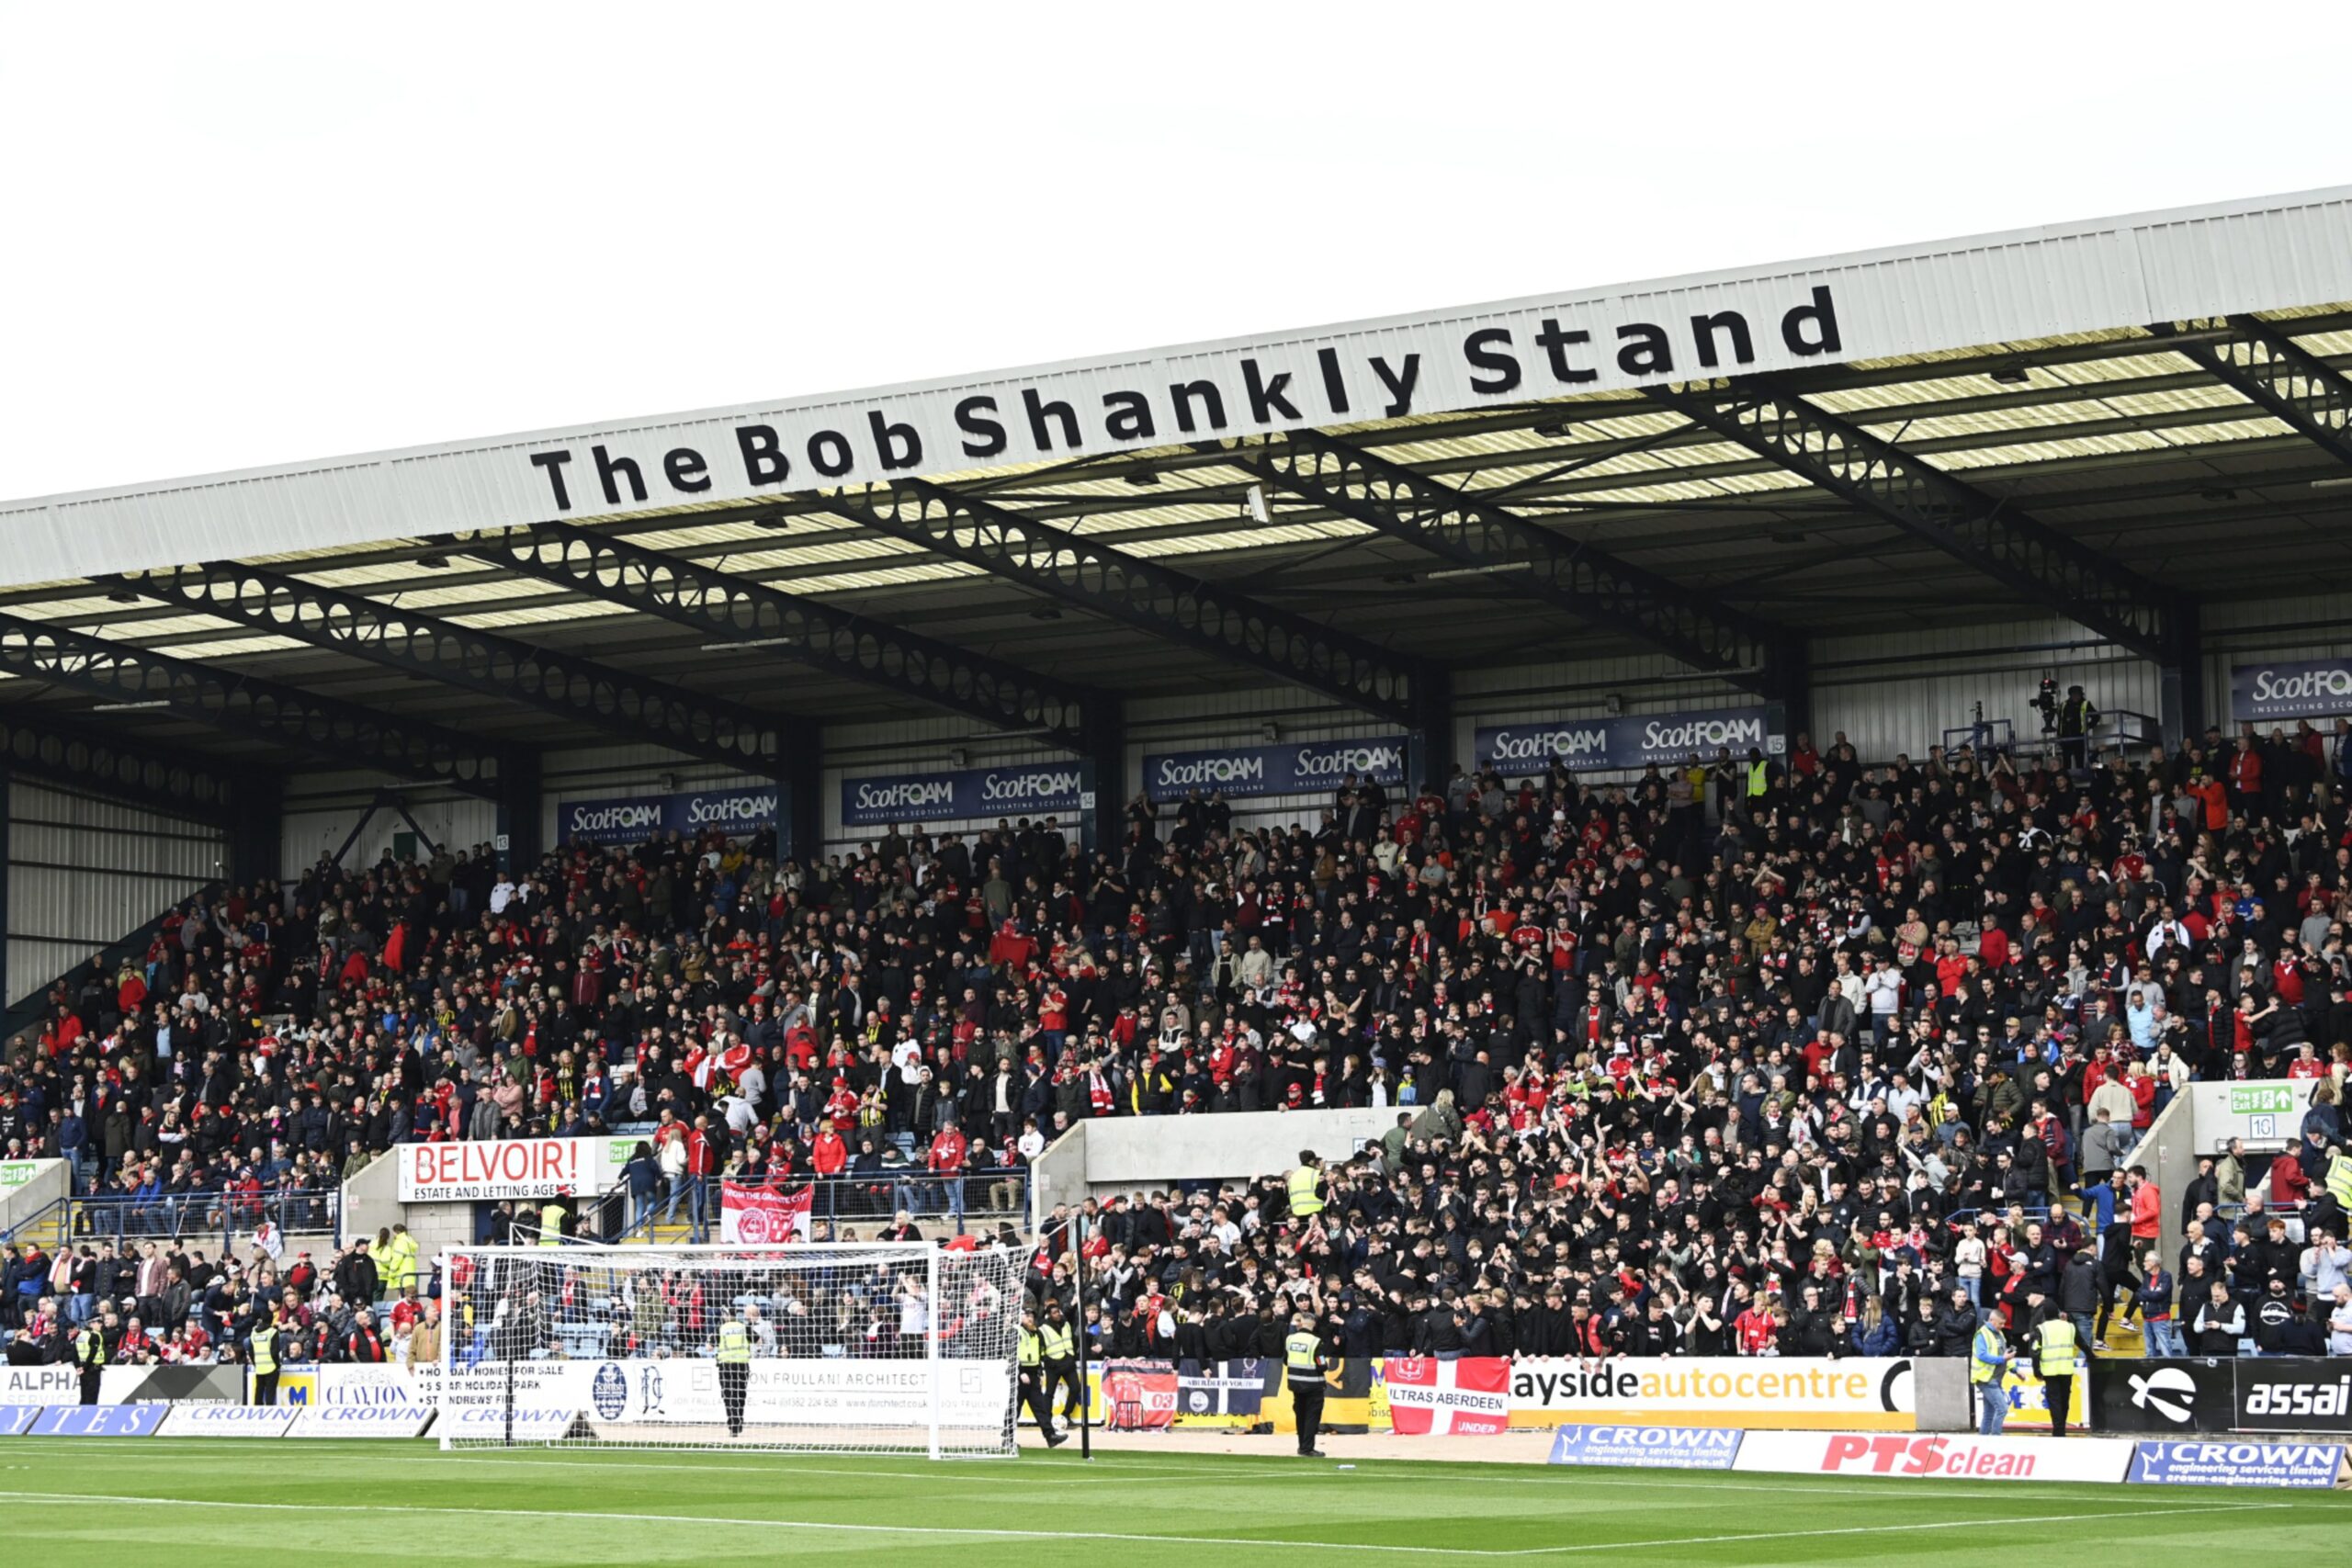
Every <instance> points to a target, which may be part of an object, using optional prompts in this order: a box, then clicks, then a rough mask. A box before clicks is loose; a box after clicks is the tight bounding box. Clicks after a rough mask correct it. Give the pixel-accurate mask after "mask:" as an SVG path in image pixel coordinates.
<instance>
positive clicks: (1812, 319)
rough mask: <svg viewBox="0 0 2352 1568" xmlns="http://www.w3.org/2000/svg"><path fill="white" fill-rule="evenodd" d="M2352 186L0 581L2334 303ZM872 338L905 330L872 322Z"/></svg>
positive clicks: (606, 467) (415, 502) (1632, 299)
mask: <svg viewBox="0 0 2352 1568" xmlns="http://www.w3.org/2000/svg"><path fill="white" fill-rule="evenodd" d="M2347 222H2352V188H2347V189H2338V190H2321V191H2309V192H2304V193H2301V194H2299V195H2294V196H2282V197H2254V198H2249V199H2245V200H2239V201H2230V202H2219V203H2213V204H2211V205H2207V206H2201V207H2192V208H2179V209H2171V210H2168V211H2161V212H2147V213H2138V214H2133V215H2130V216H2125V217H2111V218H2098V219H2091V220H2084V221H2081V222H2076V223H2060V224H2049V225H2043V226H2040V227H2036V228H2033V229H2023V230H2015V231H2009V232H2007V233H1998V234H1976V235H1969V236H1965V237H1962V238H1958V239H1946V240H1935V241H1930V242H1928V243H1922V244H1915V245H1903V246H1895V247H1889V248H1884V249H1878V250H1871V251H1861V252H1856V253H1853V254H1848V255H1841V256H1826V257H1815V258H1811V259H1807V260H1801V261H1792V262H1783V263H1778V264H1773V265H1762V266H1753V267H1742V268H1736V269H1732V270H1726V271H1721V272H1712V273H1704V274H1697V275H1691V276H1681V277H1668V278H1660V279H1655V280H1651V281H1647V282H1639V283H1633V284H1628V285H1624V286H1621V287H1618V288H1608V289H1591V290H1576V291H1571V292H1566V293H1555V294H1551V295H1544V296H1537V297H1533V298H1528V299H1512V300H1503V301H1498V302H1492V303H1487V304H1476V305H1465V306H1456V307H1449V308H1446V309H1443V310H1432V311H1428V312H1424V313H1421V314H1419V315H1413V316H1393V317H1386V318H1383V319H1379V320H1372V321H1345V322H1339V323H1334V324H1330V325H1325V326H1317V327H1309V328H1302V329H1299V330H1296V331H1292V332H1283V333H1268V334H1265V335H1263V336H1261V337H1256V338H1251V339H1227V340H1224V341H1221V342H1212V343H1195V344H1180V345H1173V346H1168V347H1161V348H1155V349H1146V350H1139V351H1131V352H1124V353H1118V354H1113V355H1102V356H1099V357H1095V358H1091V359H1085V360H1075V361H1069V362H1066V363H1063V364H1058V365H1047V366H1040V367H1031V368H1027V369H1017V370H1003V371H998V372H993V373H989V374H984V375H979V376H972V377H964V378H953V379H946V380H933V381H923V382H916V383H911V384H908V385H903V386H897V387H887V388H870V389H862V390H854V391H842V392H835V393H829V394H822V395H819V396H815V397H805V398H794V399H779V400H763V401H761V402H755V403H745V404H741V405H738V406H735V407H730V408H724V409H699V410H693V411H689V412H682V413H665V414H653V415H649V416H642V417H638V418H632V419H628V420H623V421H616V422H614V423H607V424H594V425H572V426H568V427H565V428H561V429H556V430H543V431H537V432H523V433H510V434H500V435H493V436H487V437H482V438H479V439H474V440H469V441H459V442H451V443H447V444H445V445H439V446H416V447H408V448H403V449H401V450H398V451H390V452H376V453H364V454H357V455H353V456H348V457H335V458H325V459H319V460H314V461H309V462H303V463H293V464H285V465H281V466H278V467H275V468H258V469H251V470H246V471H244V472H240V473H230V474H214V475H208V476H204V477H202V479H200V480H197V481H191V480H188V479H173V480H168V481H164V482H160V483H156V484H148V485H137V486H130V487H125V488H122V489H118V490H108V491H85V492H82V493H79V494H74V495H58V496H41V497H33V498H30V499H27V500H22V501H15V502H0V525H6V529H7V536H8V543H9V547H8V550H7V552H6V555H5V556H0V586H7V585H12V584H24V583H39V582H49V581H58V580H60V579H65V578H74V577H85V576H91V575H95V574H97V573H100V572H112V571H124V570H138V569H140V568H144V567H159V566H166V565H171V564H175V562H176V561H177V560H178V559H179V552H180V551H182V550H183V549H184V548H185V540H187V538H189V537H193V536H207V537H209V536H215V535H216V534H218V533H219V532H220V530H221V529H222V528H223V527H225V526H226V525H227V520H229V519H233V520H234V523H235V526H236V529H237V536H238V538H239V539H240V541H241V545H242V547H243V551H244V553H247V554H250V555H266V554H274V553H278V552H290V551H308V550H322V549H328V548H332V547H339V546H344V545H358V544H374V543H381V542H383V541H386V540H390V539H396V538H401V537H408V536H416V535H423V534H435V533H443V532H456V533H459V534H463V533H466V532H468V531H470V530H475V529H492V528H507V527H515V526H526V525H532V524H536V523H539V522H542V521H545V520H547V519H548V518H551V517H564V518H569V519H571V520H573V521H583V520H587V519H590V518H599V517H607V516H611V515H613V514H616V513H626V512H639V511H645V510H651V509H660V508H665V507H676V506H680V505H688V504H695V503H701V504H703V505H710V504H721V505H729V504H742V503H747V502H748V503H753V504H756V503H759V502H766V501H771V500H780V499H782V498H784V497H786V496H787V495H800V494H809V495H815V494H820V493H822V492H824V491H833V490H851V489H854V488H856V487H860V486H865V485H881V484H889V483H891V482H893V481H895V480H899V479H916V478H923V477H927V476H942V475H951V474H956V475H961V474H968V473H971V472H973V471H975V470H980V469H988V468H1010V467H1023V466H1030V465H1035V464H1040V463H1051V462H1057V461H1063V460H1067V459H1068V458H1069V457H1071V456H1072V455H1088V456H1091V455H1103V454H1109V453H1114V452H1119V451H1127V450H1136V449H1142V448H1148V447H1153V446H1174V445H1180V444H1184V443H1197V442H1205V441H1216V440H1238V439H1247V438H1254V437H1261V436H1264V435H1269V434H1278V433H1282V432H1286V431H1291V430H1296V429H1302V428H1310V427H1316V426H1328V425H1332V424H1340V425H1346V424H1349V423H1356V422H1361V421H1367V420H1380V419H1394V418H1399V417H1403V416H1407V415H1412V414H1437V413H1464V412H1470V413H1475V412H1477V411H1479V410H1482V409H1494V408H1504V407H1513V406H1524V405H1527V404H1531V403H1539V402H1543V401H1544V400H1553V399H1567V398H1576V397H1581V396H1588V395H1590V394H1594V393H1609V392H1618V391H1630V390H1634V389H1642V388H1648V387H1658V386H1666V385H1675V384H1685V383H1689V382H1692V381H1701V380H1707V379H1711V378H1719V377H1734V376H1740V375H1773V374H1780V373H1783V372H1791V371H1799V370H1807V369H1819V368H1822V367H1826V366H1829V365H1834V364H1850V363H1852V362H1854V361H1857V360H1873V359H1886V358H1892V357H1897V356H1904V355H1938V354H1941V353H1945V352H1948V351H1951V350H1964V349H1975V348H1982V347H1984V346H1985V345H1988V344H2018V343H2026V342H2032V341H2038V340H2041V339H2048V338H2058V337H2064V336H2067V335H2069V334H2073V333H2108V332H2113V331H2116V330H2119V329H2126V328H2131V329H2137V328H2141V327H2143V326H2145V325H2146V324H2147V323H2149V322H2154V321H2201V320H2204V319H2206V318H2209V317H2213V316H2224V315H2229V314H2231V313H2233V312H2249V311H2252V312H2278V311H2292V310H2303V309H2308V308H2313V307H2331V306H2335V305H2338V304H2340V303H2341V302H2342V301H2344V300H2346V299H2352V247H2347V246H2346V245H2345V244H2344V243H2343V240H2342V236H2343V234H2344V232H2345V226H2346V223H2347ZM877 330H892V331H899V332H902V333H903V332H905V331H908V330H911V329H909V328H907V327H906V326H905V325H904V323H902V322H900V321H887V322H880V323H877Z"/></svg>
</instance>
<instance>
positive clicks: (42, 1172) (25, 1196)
mask: <svg viewBox="0 0 2352 1568" xmlns="http://www.w3.org/2000/svg"><path fill="white" fill-rule="evenodd" d="M10 1164H11V1165H12V1166H13V1167H15V1168H18V1169H20V1170H22V1171H23V1172H24V1176H25V1179H23V1180H22V1181H17V1182H13V1183H11V1184H9V1185H7V1186H6V1187H0V1235H7V1234H9V1233H10V1232H12V1231H14V1230H15V1229H16V1228H17V1226H18V1225H21V1224H24V1223H25V1222H26V1221H27V1220H29V1219H31V1218H32V1217H33V1216H34V1215H35V1214H38V1213H40V1212H41V1211H42V1210H43V1209H46V1208H48V1207H49V1206H50V1205H51V1203H54V1202H56V1201H58V1200H59V1199H60V1198H62V1197H64V1196H65V1194H66V1190H67V1188H68V1187H69V1185H70V1184H71V1179H70V1178H69V1177H68V1176H67V1174H66V1173H67V1171H68V1169H69V1167H68V1166H67V1165H66V1163H65V1162H64V1161H63V1160H62V1159H32V1160H21V1161H11V1162H10Z"/></svg>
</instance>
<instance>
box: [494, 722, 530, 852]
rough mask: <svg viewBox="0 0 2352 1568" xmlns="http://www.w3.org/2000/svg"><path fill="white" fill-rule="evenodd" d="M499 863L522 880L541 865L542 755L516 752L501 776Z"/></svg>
mask: <svg viewBox="0 0 2352 1568" xmlns="http://www.w3.org/2000/svg"><path fill="white" fill-rule="evenodd" d="M497 799H498V836H499V839H500V840H502V841H503V843H504V845H505V849H504V851H503V852H502V853H501V854H500V855H499V857H498V863H499V864H500V865H501V866H502V867H503V868H504V869H506V870H507V871H510V872H512V873H514V874H515V875H517V876H520V875H522V874H524V873H526V872H527V871H529V870H530V869H531V868H532V867H534V866H536V865H537V864H538V863H539V852H540V834H539V815H540V813H539V754H538V753H537V751H531V750H523V749H521V748H517V749H516V750H515V752H514V753H513V754H512V755H510V756H509V757H508V758H507V759H506V763H505V765H504V766H503V767H502V768H501V769H500V770H499V774H498V796H497Z"/></svg>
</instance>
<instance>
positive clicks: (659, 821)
mask: <svg viewBox="0 0 2352 1568" xmlns="http://www.w3.org/2000/svg"><path fill="white" fill-rule="evenodd" d="M775 804H776V792H775V786H774V785H772V784H771V785H765V786H761V785H746V786H741V787H737V788H731V789H698V790H690V791H687V792H685V793H684V794H681V795H616V796H608V797H606V798H605V799H603V800H567V801H565V802H564V803H563V804H562V805H561V806H559V807H556V814H555V833H556V840H557V841H558V842H559V843H565V844H641V843H643V842H645V841H646V840H648V839H650V838H652V837H654V836H655V835H656V834H660V833H667V832H671V831H673V830H674V831H676V832H679V833H683V834H684V835H685V836H686V837H688V838H694V837H695V836H697V835H698V834H700V833H702V832H703V831H704V830H705V829H711V828H717V829H721V830H723V831H724V832H726V833H727V834H728V835H729V837H732V838H748V837H750V836H751V835H752V834H753V833H756V832H758V831H759V830H760V829H763V828H773V827H775Z"/></svg>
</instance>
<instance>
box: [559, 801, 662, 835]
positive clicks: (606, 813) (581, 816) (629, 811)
mask: <svg viewBox="0 0 2352 1568" xmlns="http://www.w3.org/2000/svg"><path fill="white" fill-rule="evenodd" d="M661 826H662V803H661V802H660V801H658V800H638V801H630V802H628V803H626V804H624V805H620V806H600V807H586V806H575V807H572V808H571V831H572V832H574V833H615V832H619V831H621V830H623V829H654V828H659V827H661Z"/></svg>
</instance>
